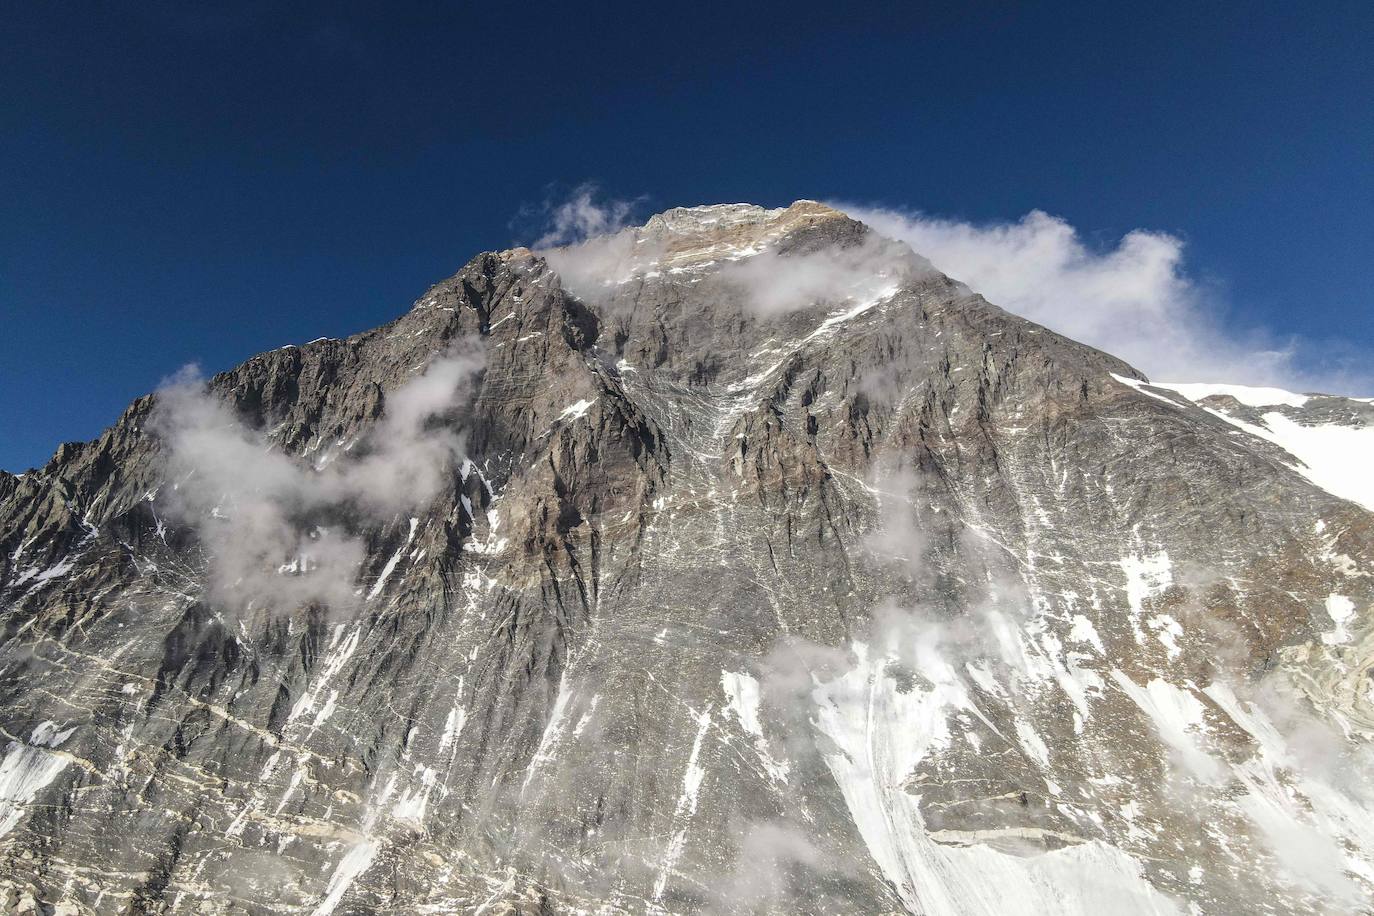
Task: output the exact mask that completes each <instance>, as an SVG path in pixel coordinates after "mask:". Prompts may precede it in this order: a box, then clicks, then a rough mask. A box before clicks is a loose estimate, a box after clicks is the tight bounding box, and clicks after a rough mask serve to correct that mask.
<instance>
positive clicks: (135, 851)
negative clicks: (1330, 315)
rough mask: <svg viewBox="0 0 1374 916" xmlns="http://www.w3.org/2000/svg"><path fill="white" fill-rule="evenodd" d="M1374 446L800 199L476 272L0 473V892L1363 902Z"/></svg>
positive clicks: (185, 903)
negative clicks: (997, 295)
mask: <svg viewBox="0 0 1374 916" xmlns="http://www.w3.org/2000/svg"><path fill="white" fill-rule="evenodd" d="M1371 429H1374V406H1372V405H1370V404H1369V403H1366V402H1363V401H1355V400H1350V399H1344V398H1333V397H1326V396H1299V395H1291V394H1288V393H1286V392H1277V393H1274V392H1270V391H1267V390H1264V389H1242V388H1236V387H1227V386H1187V385H1180V384H1170V385H1162V384H1161V385H1155V384H1151V383H1150V382H1149V381H1148V380H1147V379H1146V378H1145V376H1144V375H1143V374H1142V373H1140V372H1138V371H1136V370H1135V369H1133V368H1132V367H1130V366H1128V365H1126V364H1125V363H1123V362H1121V361H1120V360H1118V359H1116V358H1114V357H1112V356H1110V355H1108V354H1105V353H1102V352H1100V351H1098V350H1095V349H1093V348H1090V347H1087V346H1084V345H1082V344H1079V343H1076V342H1074V341H1072V340H1069V339H1067V338H1065V337H1062V336H1060V335H1058V334H1055V333H1054V332H1052V331H1050V330H1047V329H1045V328H1042V327H1039V326H1036V325H1034V324H1032V323H1030V322H1027V321H1025V320H1023V319H1021V318H1018V317H1016V316H1014V315H1011V314H1008V313H1007V312H1005V311H1003V310H1002V309H1000V308H998V307H996V306H995V305H993V304H991V303H989V302H987V301H985V300H984V299H983V298H981V297H980V296H978V295H976V294H975V293H973V292H972V291H970V290H969V289H968V288H967V287H965V286H963V285H962V284H960V283H958V282H957V281H956V280H953V279H950V278H948V277H946V276H944V275H942V274H941V273H940V272H939V271H937V270H936V269H935V268H934V267H932V266H931V265H930V263H929V262H927V261H926V260H925V259H924V258H922V257H921V256H920V255H919V254H918V253H916V252H912V251H911V250H910V249H909V248H907V247H906V246H904V245H902V244H899V243H897V242H894V241H891V240H888V239H885V238H882V237H881V236H879V235H878V234H876V233H875V232H873V231H872V230H870V229H869V228H868V227H867V226H865V225H864V224H862V223H860V222H858V221H855V220H853V219H850V218H849V217H847V216H846V215H844V214H843V213H840V212H838V211H836V210H834V209H831V208H829V207H826V206H824V205H822V204H818V203H815V202H812V201H799V202H797V203H795V204H793V205H792V206H790V207H787V208H785V209H778V210H765V209H762V208H759V207H754V206H751V205H743V204H732V205H722V206H711V207H695V208H686V209H674V210H669V211H666V212H664V213H661V214H659V215H657V216H654V217H653V218H651V219H650V220H648V222H647V223H645V224H644V225H643V226H640V227H637V228H633V229H627V230H624V231H622V232H618V233H615V234H612V235H608V236H604V237H600V238H594V239H589V240H587V241H584V242H580V243H578V244H572V245H564V246H561V247H555V248H550V249H548V250H540V251H531V250H528V249H512V250H509V251H504V252H495V253H486V254H481V255H478V256H477V257H475V258H473V259H472V260H471V261H470V262H469V263H468V264H467V265H466V266H464V267H463V268H462V270H460V271H459V272H458V273H457V274H455V275H454V276H453V277H450V278H449V279H447V280H444V281H442V282H440V283H438V284H436V285H435V286H433V287H432V288H430V289H429V290H428V291H427V292H426V293H425V294H424V295H423V296H422V297H421V298H420V299H419V300H418V301H417V302H416V303H415V304H414V306H413V307H412V308H411V309H410V310H409V311H407V312H406V313H405V314H403V315H401V317H399V318H397V319H396V320H394V321H392V322H391V323H390V324H387V325H385V326H383V327H381V328H378V329H376V330H373V331H368V332H365V333H362V334H359V335H356V336H354V337H351V338H349V339H347V340H319V341H315V342H312V343H309V344H305V345H302V346H299V347H296V346H291V347H284V348H282V349H279V350H275V351H272V352H270V353H264V354H262V355H260V356H257V357H254V358H253V359H250V360H249V361H247V362H246V363H244V364H243V365H241V366H239V367H237V368H235V369H233V370H231V371H229V372H225V373H222V374H220V375H217V376H215V377H214V378H212V379H209V380H208V381H200V380H197V379H189V378H188V379H183V380H181V381H179V382H178V383H176V384H174V385H171V386H168V387H167V388H165V389H164V390H162V391H159V392H158V393H156V394H154V395H150V396H148V397H144V398H141V399H139V400H138V401H136V402H134V404H133V405H131V406H130V407H129V409H128V410H127V411H126V412H125V414H124V415H123V416H122V417H121V418H119V420H118V421H117V422H116V423H115V424H114V425H113V426H112V427H111V428H110V429H109V430H108V431H107V432H106V433H105V434H104V435H102V436H101V437H100V438H99V439H97V440H95V441H93V442H89V443H84V444H82V443H72V444H67V445H64V446H62V447H61V448H60V449H59V450H58V452H57V454H56V455H55V456H54V457H53V459H52V460H51V461H50V462H49V463H48V464H47V465H46V466H45V467H44V468H41V469H37V470H34V471H30V472H29V473H26V474H24V475H22V476H18V477H16V476H13V475H9V474H3V473H0V622H3V637H2V638H3V641H2V642H0V701H3V706H2V707H0V708H3V709H4V713H3V714H0V727H3V729H4V735H5V740H6V741H7V742H8V744H7V746H6V747H5V748H4V751H3V756H2V757H0V861H2V862H3V864H2V865H0V900H3V901H4V904H5V906H4V908H5V909H6V911H8V912H20V913H24V912H31V913H62V914H65V916H70V914H85V913H140V914H141V913H222V914H249V913H251V914H259V913H262V914H268V913H306V914H312V916H326V914H331V913H337V914H343V913H484V914H497V913H506V914H515V913H520V914H561V913H568V914H573V913H587V914H590V913H597V914H614V913H654V914H679V913H680V914H686V913H712V914H724V913H739V914H743V913H778V914H783V913H789V914H790V913H853V914H872V913H894V914H898V913H909V914H1008V913H1027V914H1031V913H1035V914H1039V913H1067V914H1084V916H1088V914H1094V916H1095V914H1100V913H1118V914H1133V913H1139V914H1145V913H1159V914H1163V913H1238V912H1255V913H1294V914H1297V913H1310V912H1314V911H1320V912H1366V911H1367V910H1365V909H1362V908H1363V907H1366V906H1367V903H1366V901H1367V900H1368V899H1369V895H1370V893H1371V891H1372V890H1374V828H1371V824H1374V800H1371V797H1370V795H1369V785H1370V783H1369V771H1368V757H1367V751H1366V748H1367V746H1368V745H1367V741H1368V739H1369V737H1370V736H1371V733H1374V709H1371V704H1370V696H1371V695H1370V691H1369V681H1368V676H1369V671H1370V668H1371V665H1374V636H1371V626H1370V611H1369V609H1370V605H1371V602H1374V514H1371V512H1374V495H1371V494H1370V493H1369V492H1368V490H1367V487H1365V485H1364V483H1363V477H1361V476H1360V475H1359V474H1357V473H1355V472H1354V471H1353V470H1352V469H1353V468H1355V467H1356V466H1357V465H1356V464H1354V463H1353V462H1354V459H1352V458H1351V457H1350V456H1351V455H1352V454H1357V455H1358V454H1362V455H1363V456H1364V458H1363V459H1361V460H1364V461H1368V459H1369V457H1371V456H1374V449H1370V447H1369V438H1368V434H1369V432H1370V430H1371ZM1352 450H1353V451H1352ZM1361 450H1363V451H1361Z"/></svg>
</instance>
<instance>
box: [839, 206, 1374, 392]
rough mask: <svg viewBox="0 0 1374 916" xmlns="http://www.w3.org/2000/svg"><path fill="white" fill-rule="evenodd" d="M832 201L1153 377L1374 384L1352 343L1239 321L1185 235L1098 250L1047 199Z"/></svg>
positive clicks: (1333, 387)
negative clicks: (1007, 217) (1001, 209)
mask: <svg viewBox="0 0 1374 916" xmlns="http://www.w3.org/2000/svg"><path fill="white" fill-rule="evenodd" d="M835 206H836V207H837V208H838V209H842V210H844V211H845V212H846V213H848V214H849V215H851V216H853V217H854V218H855V219H859V220H862V221H863V222H865V223H867V224H868V225H869V226H871V227H873V229H875V230H876V231H877V232H879V233H881V234H883V235H886V236H888V237H890V238H894V239H898V240H900V241H903V242H906V243H907V244H908V245H910V246H911V247H912V248H913V249H915V250H916V251H917V252H919V253H920V254H922V255H924V256H925V257H927V258H929V259H930V261H931V262H932V263H933V264H934V265H935V266H936V267H937V268H939V269H940V270H941V271H943V272H944V273H946V274H948V275H949V276H951V277H953V278H954V279H956V280H960V281H962V282H964V283H966V284H967V285H968V286H969V287H971V288H972V289H973V290H974V291H975V292H978V293H981V294H982V295H983V296H984V297H985V298H987V299H988V300H989V301H990V302H993V303H995V304H996V305H999V306H1001V307H1003V308H1005V309H1007V310H1008V311H1010V312H1014V313H1015V314H1017V315H1021V316H1022V317H1024V318H1028V319H1030V320H1031V321H1034V322H1036V323H1038V324H1042V325H1044V326H1046V327H1048V328H1050V329H1051V330H1054V331H1058V332H1059V333H1061V334H1064V335H1066V336H1068V337H1071V338H1073V339H1074V340H1078V341H1081V342H1083V343H1086V344H1089V345H1091V346H1094V347H1097V348H1098V349H1100V350H1105V351H1106V352H1108V353H1111V354H1112V355H1114V356H1118V357H1120V358H1122V359H1124V360H1126V361H1127V362H1128V363H1131V364H1132V365H1133V366H1135V367H1136V368H1138V369H1140V370H1142V371H1144V372H1145V373H1146V374H1147V375H1149V376H1150V377H1151V378H1152V379H1155V380H1158V381H1199V382H1230V383H1233V384H1240V385H1269V386H1274V387H1279V388H1286V389H1288V390H1292V391H1325V392H1328V393H1333V394H1359V393H1361V392H1362V391H1365V390H1367V389H1369V388H1370V387H1371V379H1370V377H1369V375H1368V373H1367V371H1366V370H1364V369H1362V368H1359V366H1360V363H1359V361H1358V360H1357V358H1356V357H1357V354H1353V353H1352V354H1343V355H1338V356H1336V357H1334V358H1333V355H1332V354H1331V353H1330V352H1320V351H1319V349H1318V345H1317V344H1316V342H1313V341H1307V340H1303V339H1301V338H1298V337H1284V336H1282V335H1280V334H1279V333H1277V332H1275V331H1273V330H1271V329H1268V328H1265V327H1261V326H1250V327H1245V326H1241V325H1239V324H1238V323H1237V322H1236V321H1235V320H1234V319H1233V318H1232V316H1229V315H1228V314H1227V311H1228V310H1227V309H1226V308H1225V306H1224V304H1223V302H1222V301H1221V299H1220V298H1219V296H1218V294H1217V293H1216V291H1215V290H1212V289H1210V288H1208V287H1207V286H1206V285H1205V284H1202V283H1199V282H1198V281H1197V280H1196V279H1194V278H1193V277H1192V276H1191V275H1190V274H1189V272H1188V270H1187V265H1186V263H1185V259H1184V244H1183V240H1182V239H1180V238H1178V237H1177V236H1174V235H1170V234H1169V233H1166V232H1156V231H1151V230H1145V229H1136V230H1133V231H1131V232H1128V233H1127V234H1126V235H1125V236H1123V237H1122V238H1121V239H1120V241H1118V242H1117V243H1116V244H1115V246H1111V247H1107V248H1105V249H1100V250H1099V249H1095V248H1093V247H1090V246H1089V245H1087V244H1086V243H1085V242H1084V241H1083V239H1082V237H1081V236H1080V235H1079V233H1078V230H1077V229H1075V228H1074V227H1073V226H1072V225H1070V224H1069V223H1068V222H1067V221H1066V220H1064V219H1062V218H1060V217H1057V216H1052V215H1050V214H1048V213H1045V212H1044V211H1042V210H1033V211H1031V212H1030V213H1028V214H1026V215H1025V216H1023V217H1021V219H1019V220H1016V221H1014V222H992V223H984V224H975V223H969V222H964V221H962V220H957V219H947V218H939V217H932V216H928V215H926V214H923V213H919V212H914V211H902V210H896V209H890V208H884V207H864V206H856V205H845V204H835ZM1341 356H1344V358H1341Z"/></svg>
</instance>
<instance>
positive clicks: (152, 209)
mask: <svg viewBox="0 0 1374 916" xmlns="http://www.w3.org/2000/svg"><path fill="white" fill-rule="evenodd" d="M282 6H285V5H282ZM291 6H293V9H291V10H285V9H279V8H278V5H275V4H268V3H251V2H250V3H243V4H236V5H233V9H232V10H229V11H225V10H216V9H215V8H214V7H212V6H209V5H206V6H203V7H198V6H196V5H194V4H174V3H142V4H138V5H137V6H136V7H135V5H133V4H108V3H90V4H82V3H65V4H8V5H7V8H6V10H5V11H4V13H3V14H0V16H2V17H3V18H2V20H0V26H2V27H0V86H4V87H5V88H4V91H3V92H0V137H3V143H0V201H3V205H0V320H2V321H3V327H4V333H3V335H0V467H4V468H7V469H10V470H21V469H23V468H25V467H28V466H30V465H37V464H41V463H43V462H44V461H45V460H46V459H47V457H48V456H49V455H50V454H51V453H52V451H53V449H54V448H55V447H56V445H57V444H58V443H59V442H60V441H63V440H67V439H85V438H90V437H93V436H95V435H97V434H98V433H99V431H100V430H101V429H102V428H103V427H104V426H106V425H108V424H109V423H110V422H111V421H113V420H114V419H115V417H117V415H118V414H119V412H120V411H121V410H122V409H123V407H124V406H125V405H126V404H127V403H128V401H129V400H131V399H132V398H134V397H136V396H137V395H139V394H141V393H144V392H146V391H148V390H150V389H152V388H153V387H155V386H156V385H157V383H158V381H159V380H160V379H162V378H163V377H165V376H167V375H169V374H171V373H172V372H174V371H175V370H176V369H177V368H178V367H179V366H181V365H183V364H185V363H188V362H192V361H196V362H199V363H200V364H201V365H202V366H204V367H205V368H206V369H207V370H209V371H217V370H220V369H224V368H227V367H229V366H232V365H233V364H235V363H237V362H239V361H241V360H242V359H244V358H246V357H248V356H250V355H252V354H253V353H256V352H259V351H261V350H265V349H270V348H273V347H277V346H280V345H281V344H284V343H290V342H300V341H304V340H309V339H311V338H314V337H319V336H342V335H346V334H349V333H352V332H355V331H359V330H362V329H365V328H368V327H372V326H375V325H377V324H380V323H381V322H383V321H385V320H388V319H389V318H391V317H394V316H395V315H396V314H398V313H399V312H401V311H403V310H404V309H405V308H406V307H408V305H409V303H410V302H411V301H412V300H413V299H414V298H415V297H416V296H418V295H419V293H420V292H421V291H422V290H423V289H424V287H425V286H426V285H427V284H428V283H430V282H433V281H434V280H437V279H439V278H441V277H444V276H446V275H448V274H450V273H452V272H453V271H455V270H456V269H457V268H458V267H460V266H461V265H462V264H463V262H465V261H466V260H467V259H468V258H469V257H470V256H471V255H472V254H474V253H476V252H477V251H480V250H484V249H491V248H500V247H506V246H508V245H510V244H512V243H513V242H517V241H528V240H529V239H530V238H532V237H534V236H535V235H537V234H538V231H539V228H540V227H539V226H538V225H537V222H538V214H539V211H540V207H541V206H542V205H543V204H544V203H545V202H546V201H547V200H549V199H555V198H557V197H559V196H560V195H564V194H567V193H568V192H569V191H570V190H571V189H572V188H574V187H576V186H577V185H579V184H581V183H583V182H587V181H594V182H597V183H598V184H599V185H600V186H601V188H602V189H603V191H604V193H605V194H606V195H609V196H611V197H618V198H625V199H630V198H643V201H642V203H641V205H640V206H641V208H642V210H643V211H644V212H651V211H653V210H656V209H662V208H665V207H668V206H675V205H686V204H695V203H707V202H718V201H740V200H747V201H753V202H756V203H761V204H765V205H769V206H777V205H781V204H786V203H788V202H790V201H791V200H793V199H796V198H801V197H809V198H818V199H827V200H845V201H853V202H858V203H863V204H868V205H877V206H883V207H889V208H896V209H900V210H904V211H921V212H923V213H925V214H929V215H933V216H940V217H948V218H952V219H956V220H963V221H972V222H973V223H975V224H983V223H988V222H1003V221H1009V222H1015V221H1017V220H1020V219H1021V218H1022V217H1023V215H1025V214H1026V213H1028V212H1030V211H1032V210H1035V209H1040V210H1044V211H1046V212H1047V213H1049V214H1053V215H1054V216H1055V217H1058V218H1060V219H1061V220H1062V221H1064V223H1065V224H1067V225H1069V226H1072V227H1074V228H1075V229H1076V230H1077V232H1078V234H1079V238H1080V239H1081V242H1082V244H1083V245H1084V246H1086V248H1087V249H1088V250H1090V251H1093V250H1102V251H1107V250H1110V249H1112V248H1113V247H1114V246H1116V245H1117V244H1118V241H1119V240H1120V239H1121V237H1122V236H1123V235H1125V234H1126V233H1128V232H1130V231H1131V230H1133V229H1137V228H1145V229H1150V230H1155V231H1157V232H1161V233H1168V234H1169V235H1170V236H1171V237H1173V238H1176V239H1178V240H1181V241H1182V243H1183V245H1184V248H1183V252H1184V254H1183V256H1184V257H1185V258H1186V271H1187V273H1188V276H1189V278H1190V280H1191V281H1192V282H1194V283H1196V284H1197V285H1198V288H1205V289H1206V290H1207V297H1208V301H1209V306H1208V307H1209V308H1212V309H1215V310H1216V314H1217V315H1218V316H1219V317H1218V319H1217V320H1218V321H1219V322H1221V324H1222V326H1223V327H1232V326H1234V327H1236V328H1238V329H1242V330H1245V329H1250V330H1253V329H1259V330H1260V331H1261V332H1264V333H1265V334H1266V335H1267V338H1268V339H1278V340H1287V339H1289V338H1290V337H1292V338H1296V339H1297V340H1298V341H1299V342H1300V343H1301V346H1300V347H1299V348H1298V351H1297V352H1298V353H1299V355H1300V358H1301V359H1302V360H1306V361H1309V362H1320V361H1321V360H1322V359H1323V354H1325V353H1328V352H1339V353H1341V354H1343V355H1344V356H1346V357H1347V358H1351V357H1353V358H1354V359H1356V360H1359V359H1362V358H1363V355H1364V354H1365V353H1367V352H1369V351H1370V349H1371V345H1374V279H1371V276H1370V271H1369V267H1370V264H1371V261H1372V260H1374V259H1371V254H1374V250H1372V249H1374V155H1372V154H1371V151H1372V150H1374V67H1371V66H1370V64H1369V48H1370V47H1371V43H1372V40H1374V6H1371V5H1370V4H1368V3H1322V4H1316V5H1308V6H1299V5H1296V4H1284V5H1278V4H1211V3H1196V2H1195V3H1188V4H1158V5H1140V4H1103V3H1100V2H1099V3H1092V4H1081V5H1080V4H1036V5H1033V6H1032V5H1024V6H1023V5H1016V4H978V3H972V4H967V3H966V4H949V5H940V4H936V5H931V4H891V5H887V4H872V5H864V9H863V10H858V9H855V8H849V7H855V6H858V5H844V6H841V5H837V4H809V3H804V2H794V3H790V4H786V5H776V6H769V5H752V6H750V7H749V8H748V9H740V8H739V7H741V6H744V5H742V4H741V5H736V4H729V5H725V4H722V5H713V4H709V3H692V4H674V5H672V6H671V7H665V8H654V7H653V5H651V4H643V3H638V4H625V5H618V4H604V5H601V6H600V7H599V8H598V9H597V10H596V11H590V12H579V13H577V14H575V15H573V14H570V13H569V9H571V7H570V6H569V5H565V4H558V5H542V4H537V3H526V4H487V5H484V7H486V8H484V9H481V10H476V9H474V8H472V5H469V4H457V3H453V4H438V3H431V4H417V5H415V6H414V7H413V8H407V7H406V6H405V5H403V4H388V5H385V6H383V5H380V4H379V5H377V6H375V7H372V8H368V7H362V6H358V7H351V6H349V5H347V4H327V5H320V6H318V7H314V8H311V7H309V6H308V5H291ZM135 9H136V10H137V12H135V11H134V10H135ZM522 213H523V215H522ZM1356 393H1365V394H1374V391H1370V392H1356Z"/></svg>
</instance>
